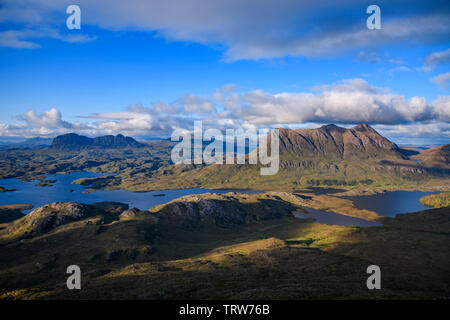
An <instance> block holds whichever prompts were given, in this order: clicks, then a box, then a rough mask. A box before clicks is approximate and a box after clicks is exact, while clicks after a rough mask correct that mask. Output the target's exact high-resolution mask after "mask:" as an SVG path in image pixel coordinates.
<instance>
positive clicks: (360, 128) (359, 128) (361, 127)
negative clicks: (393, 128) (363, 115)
mask: <svg viewBox="0 0 450 320" xmlns="http://www.w3.org/2000/svg"><path fill="white" fill-rule="evenodd" d="M352 129H354V130H357V131H370V132H376V131H375V129H374V128H372V127H371V126H369V125H368V124H367V123H361V124H358V125H357V126H354V127H353V128H352Z"/></svg>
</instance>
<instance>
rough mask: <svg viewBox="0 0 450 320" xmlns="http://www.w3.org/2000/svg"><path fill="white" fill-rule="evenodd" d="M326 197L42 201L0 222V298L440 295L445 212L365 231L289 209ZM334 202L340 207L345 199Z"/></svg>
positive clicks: (448, 232) (445, 264) (320, 203)
mask: <svg viewBox="0 0 450 320" xmlns="http://www.w3.org/2000/svg"><path fill="white" fill-rule="evenodd" d="M331 198H333V197H331V196H327V195H321V196H312V197H311V199H304V198H302V197H301V196H300V195H295V194H291V193H284V192H270V193H262V194H236V193H228V194H224V195H216V194H202V195H192V196H186V197H182V198H179V199H176V200H173V201H171V202H169V203H167V204H165V205H161V206H157V207H154V208H152V209H151V210H150V211H140V210H137V209H127V207H126V206H125V205H121V204H118V203H98V204H94V205H81V204H76V203H59V204H52V205H47V206H44V207H42V208H39V209H36V210H34V211H33V212H32V213H31V214H29V215H27V216H26V217H23V218H21V219H18V220H15V221H13V222H9V223H4V224H3V225H0V261H1V264H0V288H1V289H0V298H3V299H62V298H63V299H330V298H334V299H336V298H337V299H339V298H346V299H371V298H375V299H380V298H393V299H404V298H408V299H411V298H421V299H423V298H438V299H439V298H444V297H446V296H447V293H448V286H449V284H450V283H449V281H448V275H447V270H448V268H449V267H450V259H449V256H448V252H449V249H450V247H449V246H450V238H449V237H450V211H449V210H448V208H441V209H433V210H428V211H424V212H419V213H413V214H405V215H398V216H397V218H395V219H393V218H381V217H378V218H377V219H378V221H380V222H382V223H383V226H382V227H370V228H358V227H344V226H328V225H322V224H319V223H316V222H313V221H311V220H302V219H296V218H294V217H293V216H292V214H291V212H292V211H294V210H301V209H300V208H299V206H300V205H305V204H308V205H311V206H312V205H314V206H315V207H317V208H318V207H321V208H324V207H326V206H331V205H332V203H331V200H332V199H331ZM336 206H337V207H338V208H341V210H344V208H345V206H351V203H348V202H347V200H344V202H342V203H337V205H336ZM349 208H350V209H351V207H349ZM354 210H356V209H354ZM350 211H351V210H350ZM353 214H354V213H353ZM374 218H375V216H374ZM70 264H77V265H79V266H80V267H81V270H82V279H83V290H81V291H77V290H74V291H70V290H67V288H66V287H65V280H66V277H67V275H66V272H65V271H66V270H65V269H66V267H67V266H68V265H70ZM371 264H377V265H380V266H382V270H383V290H379V291H378V290H377V291H376V292H374V291H369V290H367V289H366V288H365V281H366V278H367V275H366V268H367V266H368V265H371Z"/></svg>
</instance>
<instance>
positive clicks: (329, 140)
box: [279, 124, 405, 159]
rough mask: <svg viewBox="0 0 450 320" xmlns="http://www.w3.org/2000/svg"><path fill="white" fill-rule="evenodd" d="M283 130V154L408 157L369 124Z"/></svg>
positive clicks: (281, 147)
mask: <svg viewBox="0 0 450 320" xmlns="http://www.w3.org/2000/svg"><path fill="white" fill-rule="evenodd" d="M279 133H280V154H292V155H295V156H304V157H317V156H320V157H326V158H330V159H355V158H361V157H362V158H367V157H374V158H376V157H378V158H379V157H383V156H393V157H395V158H405V156H404V155H403V154H402V153H401V152H400V149H399V148H398V147H397V145H396V144H395V143H393V142H391V141H389V140H388V139H386V138H385V137H383V136H381V135H380V134H379V133H378V132H377V131H375V130H374V129H373V128H372V127H371V126H369V125H367V124H360V125H358V126H355V127H352V128H349V129H346V128H342V127H338V126H336V125H333V124H331V125H326V126H322V127H320V128H317V129H297V130H289V129H279Z"/></svg>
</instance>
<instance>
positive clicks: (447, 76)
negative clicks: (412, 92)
mask: <svg viewBox="0 0 450 320" xmlns="http://www.w3.org/2000/svg"><path fill="white" fill-rule="evenodd" d="M430 81H431V82H433V83H436V84H437V85H438V86H440V87H441V88H442V89H450V72H447V73H442V74H439V75H437V76H436V77H433V78H430Z"/></svg>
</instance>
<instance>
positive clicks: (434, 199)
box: [420, 192, 450, 208]
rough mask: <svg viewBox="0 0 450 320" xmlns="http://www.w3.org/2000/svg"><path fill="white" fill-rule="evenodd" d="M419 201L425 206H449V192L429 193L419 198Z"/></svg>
mask: <svg viewBox="0 0 450 320" xmlns="http://www.w3.org/2000/svg"><path fill="white" fill-rule="evenodd" d="M420 202H421V203H422V204H424V205H426V206H430V207H435V208H443V207H448V206H450V192H443V193H439V194H430V195H428V196H424V197H422V198H420Z"/></svg>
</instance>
